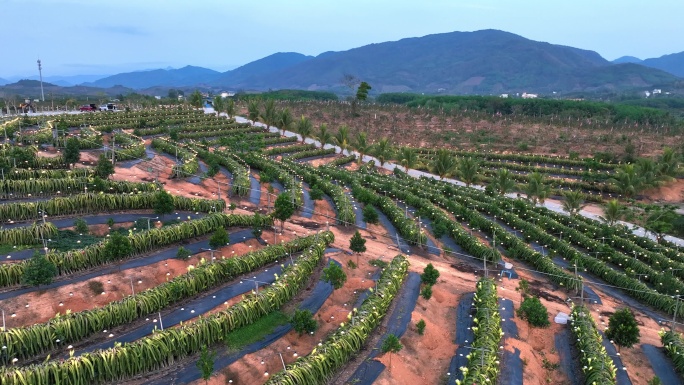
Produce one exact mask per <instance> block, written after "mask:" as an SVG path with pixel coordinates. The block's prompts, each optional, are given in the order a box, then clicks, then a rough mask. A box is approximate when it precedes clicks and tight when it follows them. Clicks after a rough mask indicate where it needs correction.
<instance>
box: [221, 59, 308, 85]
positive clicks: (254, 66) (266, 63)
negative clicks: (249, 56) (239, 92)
mask: <svg viewBox="0 0 684 385" xmlns="http://www.w3.org/2000/svg"><path fill="white" fill-rule="evenodd" d="M312 58H313V56H307V55H302V54H301V53H296V52H278V53H274V54H273V55H270V56H266V57H265V58H262V59H259V60H255V61H253V62H251V63H247V64H245V65H243V66H241V67H238V68H236V69H234V70H231V71H227V72H224V73H223V74H222V75H221V76H219V77H218V78H216V79H215V80H214V82H213V83H214V84H216V85H228V86H231V87H235V88H240V87H243V86H246V87H251V85H252V84H254V83H255V82H258V81H259V78H260V77H262V76H266V75H269V74H272V73H274V72H278V71H282V70H284V69H287V68H290V67H293V66H295V65H297V64H300V63H303V62H306V61H308V60H310V59H312Z"/></svg>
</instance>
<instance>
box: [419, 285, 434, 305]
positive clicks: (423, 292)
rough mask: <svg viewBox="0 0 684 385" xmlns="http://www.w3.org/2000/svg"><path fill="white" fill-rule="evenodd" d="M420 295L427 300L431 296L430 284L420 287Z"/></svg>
mask: <svg viewBox="0 0 684 385" xmlns="http://www.w3.org/2000/svg"><path fill="white" fill-rule="evenodd" d="M420 296H421V297H423V298H424V299H425V300H426V301H429V300H430V298H432V286H430V285H425V286H423V288H422V289H420Z"/></svg>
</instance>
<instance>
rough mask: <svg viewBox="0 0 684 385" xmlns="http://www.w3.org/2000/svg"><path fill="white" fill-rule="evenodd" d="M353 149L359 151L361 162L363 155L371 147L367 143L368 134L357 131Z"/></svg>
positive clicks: (360, 161)
mask: <svg viewBox="0 0 684 385" xmlns="http://www.w3.org/2000/svg"><path fill="white" fill-rule="evenodd" d="M354 149H355V150H356V151H357V152H358V153H359V163H362V162H363V156H364V155H366V154H367V153H368V151H370V149H371V145H370V144H369V143H368V135H367V134H366V133H365V132H359V133H358V134H357V135H356V140H355V141H354Z"/></svg>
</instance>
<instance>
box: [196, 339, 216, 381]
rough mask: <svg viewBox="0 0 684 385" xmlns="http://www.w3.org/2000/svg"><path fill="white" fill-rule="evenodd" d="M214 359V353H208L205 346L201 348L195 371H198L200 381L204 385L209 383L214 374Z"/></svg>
mask: <svg viewBox="0 0 684 385" xmlns="http://www.w3.org/2000/svg"><path fill="white" fill-rule="evenodd" d="M215 357H216V353H215V352H213V351H211V352H210V351H209V349H207V346H206V345H203V346H202V350H201V351H200V356H199V360H197V369H199V371H200V373H201V375H202V379H203V380H204V383H205V384H208V383H209V379H210V378H211V376H212V375H213V374H214V358H215Z"/></svg>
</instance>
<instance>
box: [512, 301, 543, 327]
mask: <svg viewBox="0 0 684 385" xmlns="http://www.w3.org/2000/svg"><path fill="white" fill-rule="evenodd" d="M517 313H518V317H520V319H523V320H525V321H527V322H528V323H529V324H530V325H532V326H535V327H541V328H545V327H547V326H549V325H551V323H550V322H549V313H548V311H547V310H546V306H544V304H542V303H541V301H539V298H537V297H527V298H525V299H524V300H523V301H522V304H520V307H519V308H518V310H517Z"/></svg>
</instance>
